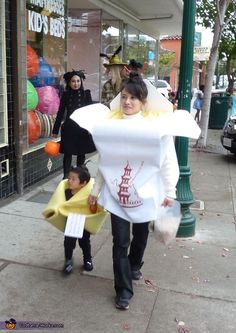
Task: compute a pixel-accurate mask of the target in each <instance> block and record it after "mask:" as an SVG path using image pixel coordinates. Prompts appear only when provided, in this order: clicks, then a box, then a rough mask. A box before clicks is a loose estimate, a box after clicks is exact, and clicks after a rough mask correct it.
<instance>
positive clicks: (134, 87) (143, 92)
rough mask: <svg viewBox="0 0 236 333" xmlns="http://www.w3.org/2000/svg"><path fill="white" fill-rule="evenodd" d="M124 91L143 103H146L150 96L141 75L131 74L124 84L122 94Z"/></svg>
mask: <svg viewBox="0 0 236 333" xmlns="http://www.w3.org/2000/svg"><path fill="white" fill-rule="evenodd" d="M124 89H125V90H126V91H127V92H128V93H129V94H131V95H133V96H135V97H136V98H137V99H139V100H140V101H141V102H145V101H146V98H147V95H148V90H147V86H146V84H145V82H144V81H143V79H142V77H141V76H140V75H139V74H137V73H135V72H131V73H130V75H129V79H128V80H126V81H124V82H123V84H122V87H121V92H122V90H124Z"/></svg>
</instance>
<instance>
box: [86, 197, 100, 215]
mask: <svg viewBox="0 0 236 333" xmlns="http://www.w3.org/2000/svg"><path fill="white" fill-rule="evenodd" d="M88 204H89V208H90V211H91V213H93V214H95V213H97V209H98V206H97V197H96V196H95V195H91V194H90V195H89V197H88Z"/></svg>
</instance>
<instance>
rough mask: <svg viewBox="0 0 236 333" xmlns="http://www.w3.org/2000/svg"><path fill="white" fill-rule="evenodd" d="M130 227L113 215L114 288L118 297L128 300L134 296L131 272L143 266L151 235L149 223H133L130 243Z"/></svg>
mask: <svg viewBox="0 0 236 333" xmlns="http://www.w3.org/2000/svg"><path fill="white" fill-rule="evenodd" d="M130 225H131V223H130V222H128V221H126V220H124V219H122V218H121V217H119V216H116V215H114V214H111V228H112V236H113V249H112V257H113V271H114V286H115V291H116V294H117V296H121V297H123V298H127V299H130V298H131V297H132V296H133V285H132V275H131V271H132V270H138V269H140V268H141V266H142V264H143V255H144V251H145V248H146V245H147V239H148V234H149V227H148V225H149V222H144V223H133V224H132V235H133V238H132V241H131V243H130ZM129 246H130V249H129ZM128 249H129V255H128Z"/></svg>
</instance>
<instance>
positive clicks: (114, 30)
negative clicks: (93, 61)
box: [100, 13, 124, 87]
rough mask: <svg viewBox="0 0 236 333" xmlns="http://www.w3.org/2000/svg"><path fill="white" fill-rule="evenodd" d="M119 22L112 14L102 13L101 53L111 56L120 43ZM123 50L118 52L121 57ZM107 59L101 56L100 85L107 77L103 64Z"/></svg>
mask: <svg viewBox="0 0 236 333" xmlns="http://www.w3.org/2000/svg"><path fill="white" fill-rule="evenodd" d="M120 22H121V21H119V20H117V19H115V18H114V17H113V16H110V15H108V14H107V13H103V18H102V41H101V53H104V54H106V55H108V56H111V55H112V54H113V53H114V52H115V51H116V50H117V48H118V47H119V46H120V45H121V44H122V42H121V38H120V35H121V33H120ZM123 51H124V50H122V51H121V53H120V54H119V57H120V58H122V54H123ZM107 61H108V60H107V59H106V58H101V60H100V64H101V87H102V86H103V84H104V83H105V82H106V81H107V80H108V79H109V76H108V72H107V71H106V68H105V67H104V66H103V63H106V62H107Z"/></svg>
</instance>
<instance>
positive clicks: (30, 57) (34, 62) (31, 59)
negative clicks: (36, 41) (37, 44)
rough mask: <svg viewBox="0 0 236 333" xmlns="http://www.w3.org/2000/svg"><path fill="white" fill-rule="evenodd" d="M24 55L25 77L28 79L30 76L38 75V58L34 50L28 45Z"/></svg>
mask: <svg viewBox="0 0 236 333" xmlns="http://www.w3.org/2000/svg"><path fill="white" fill-rule="evenodd" d="M26 54H27V75H28V78H31V77H32V76H34V75H36V74H37V73H38V70H39V58H38V56H37V53H36V52H35V50H34V49H33V48H32V47H31V46H30V45H29V44H27V49H26Z"/></svg>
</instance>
